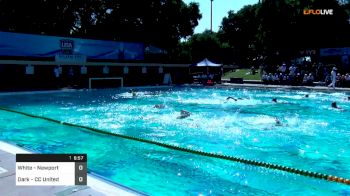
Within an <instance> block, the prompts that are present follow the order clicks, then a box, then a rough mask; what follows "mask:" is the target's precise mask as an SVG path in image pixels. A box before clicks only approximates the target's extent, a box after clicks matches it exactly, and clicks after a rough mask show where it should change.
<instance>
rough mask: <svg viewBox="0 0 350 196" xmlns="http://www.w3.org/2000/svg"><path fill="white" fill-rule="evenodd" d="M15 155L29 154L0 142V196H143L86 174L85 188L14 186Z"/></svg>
mask: <svg viewBox="0 0 350 196" xmlns="http://www.w3.org/2000/svg"><path fill="white" fill-rule="evenodd" d="M16 153H31V152H29V151H27V150H25V149H22V148H19V147H17V146H14V145H11V144H8V143H5V142H2V141H0V195H6V196H20V195H21V196H32V195H35V196H47V195H53V196H68V195H69V196H86V195H87V196H102V195H106V196H109V195H118V196H119V195H120V196H132V195H144V194H142V193H140V192H137V191H134V190H131V189H128V188H127V187H124V186H122V185H117V184H112V183H110V182H108V181H105V180H103V179H100V178H98V177H96V176H93V175H90V174H88V178H87V183H88V185H87V186H16V181H15V177H16V173H15V171H16V168H15V166H16V157H15V154H16Z"/></svg>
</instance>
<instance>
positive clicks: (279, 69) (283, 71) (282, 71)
mask: <svg viewBox="0 0 350 196" xmlns="http://www.w3.org/2000/svg"><path fill="white" fill-rule="evenodd" d="M286 70H287V66H286V64H285V63H283V64H282V65H281V66H280V67H279V68H278V71H279V72H280V73H282V74H284V73H286Z"/></svg>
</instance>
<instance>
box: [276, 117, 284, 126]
mask: <svg viewBox="0 0 350 196" xmlns="http://www.w3.org/2000/svg"><path fill="white" fill-rule="evenodd" d="M275 122H276V126H282V123H281V121H280V119H278V118H277V117H275Z"/></svg>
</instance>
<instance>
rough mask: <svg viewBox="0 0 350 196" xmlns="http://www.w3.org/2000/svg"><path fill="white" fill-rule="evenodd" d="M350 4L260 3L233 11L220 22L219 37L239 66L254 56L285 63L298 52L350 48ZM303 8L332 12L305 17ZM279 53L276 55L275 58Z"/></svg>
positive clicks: (331, 0)
mask: <svg viewBox="0 0 350 196" xmlns="http://www.w3.org/2000/svg"><path fill="white" fill-rule="evenodd" d="M349 6H350V4H349V1H343V3H340V1H337V0H317V1H316V0H263V1H261V3H257V4H255V5H250V6H245V7H243V8H242V9H241V10H239V11H238V12H237V13H234V12H233V11H231V12H229V13H228V16H227V17H225V18H224V19H223V20H222V27H221V30H220V32H219V33H220V38H221V40H222V41H223V42H226V43H228V44H229V45H230V47H231V48H232V49H233V50H234V56H233V57H232V60H233V61H234V62H237V63H238V64H244V65H251V64H254V63H256V59H255V57H271V58H270V59H274V60H276V61H280V60H282V59H284V60H288V59H291V58H294V57H295V56H297V55H298V51H299V50H304V49H319V48H325V47H346V46H349V45H350V37H349V36H350V24H349V22H348V19H349V14H350V12H349V11H350V9H349V8H350V7H349ZM304 9H333V12H334V14H333V15H332V16H319V15H317V16H310V15H304V14H303V10H304ZM277 54H278V55H277Z"/></svg>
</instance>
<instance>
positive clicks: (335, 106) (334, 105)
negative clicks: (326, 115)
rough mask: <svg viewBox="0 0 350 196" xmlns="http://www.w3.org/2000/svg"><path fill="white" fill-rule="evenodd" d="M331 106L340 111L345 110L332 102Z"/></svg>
mask: <svg viewBox="0 0 350 196" xmlns="http://www.w3.org/2000/svg"><path fill="white" fill-rule="evenodd" d="M331 106H332V108H336V109H340V110H342V109H343V108H341V107H339V106H338V105H337V102H332V104H331Z"/></svg>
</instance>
